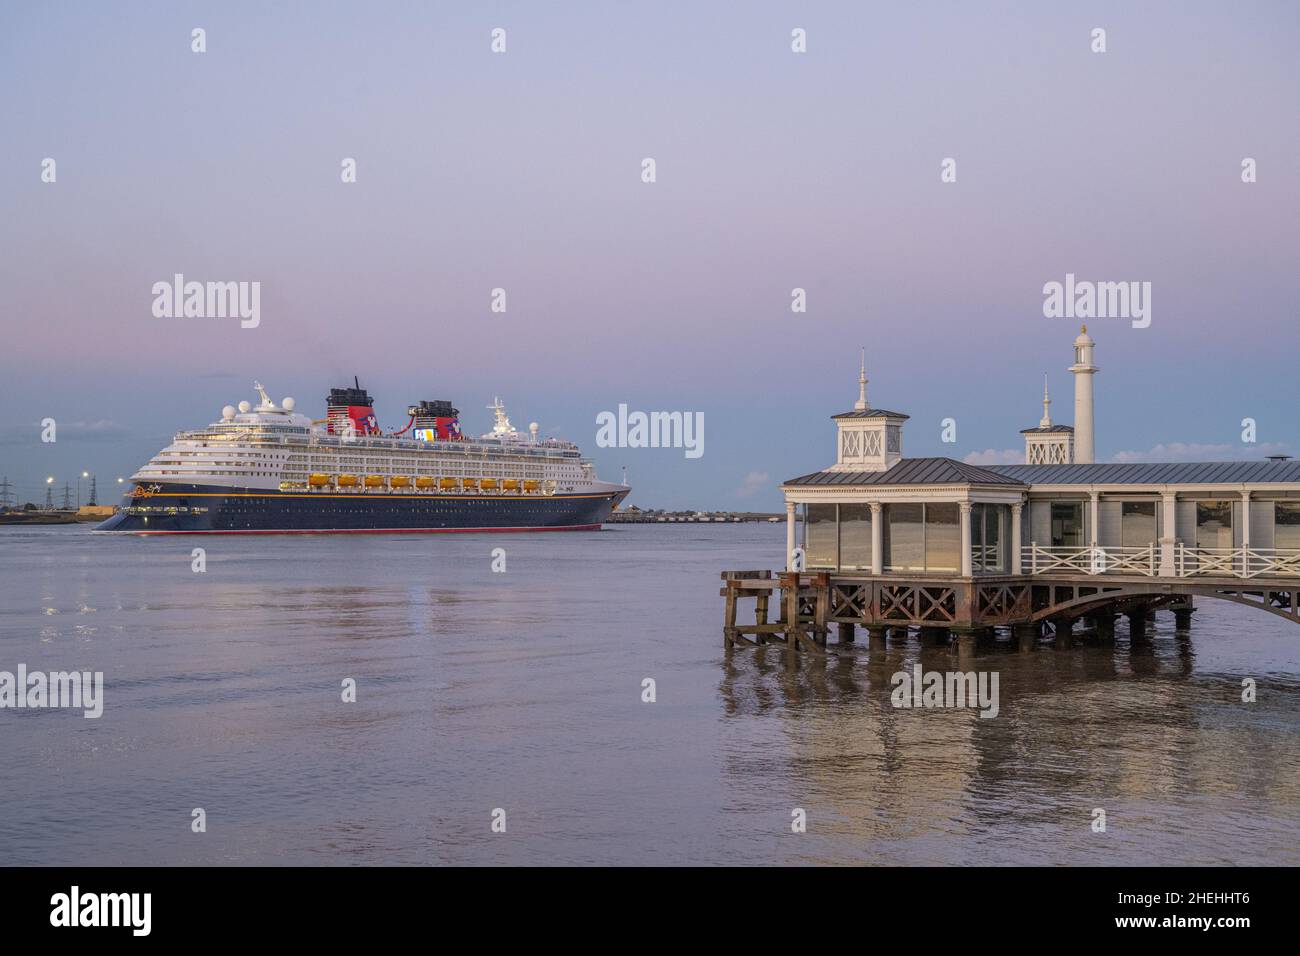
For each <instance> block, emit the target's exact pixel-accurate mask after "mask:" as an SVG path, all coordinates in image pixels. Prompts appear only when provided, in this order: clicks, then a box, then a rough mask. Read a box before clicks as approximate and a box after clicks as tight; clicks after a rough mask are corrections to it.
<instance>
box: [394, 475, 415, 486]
mask: <svg viewBox="0 0 1300 956" xmlns="http://www.w3.org/2000/svg"><path fill="white" fill-rule="evenodd" d="M389 484H390V485H392V486H393V487H394V488H409V487H411V476H410V475H393V477H392V479H391V480H390V481H389Z"/></svg>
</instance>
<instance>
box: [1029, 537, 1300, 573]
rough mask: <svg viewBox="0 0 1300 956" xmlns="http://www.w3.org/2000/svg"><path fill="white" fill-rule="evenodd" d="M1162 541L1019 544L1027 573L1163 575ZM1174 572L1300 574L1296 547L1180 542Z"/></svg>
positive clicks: (1177, 547)
mask: <svg viewBox="0 0 1300 956" xmlns="http://www.w3.org/2000/svg"><path fill="white" fill-rule="evenodd" d="M1160 556H1161V555H1160V546H1159V545H1158V544H1155V543H1152V544H1150V545H1148V546H1147V547H1145V548H1118V547H1100V546H1099V547H1095V548H1094V547H1066V548H1060V547H1056V548H1049V547H1043V546H1042V545H1039V544H1029V545H1027V546H1025V547H1024V548H1023V549H1021V571H1022V573H1024V574H1062V573H1065V574H1139V575H1144V576H1146V577H1159V576H1160V573H1161V565H1160ZM1173 574H1174V576H1175V577H1180V578H1187V577H1197V576H1202V577H1205V576H1217V577H1237V578H1254V577H1300V549H1297V548H1190V547H1188V546H1187V545H1185V544H1183V543H1182V542H1179V543H1178V544H1177V545H1175V550H1174V554H1173Z"/></svg>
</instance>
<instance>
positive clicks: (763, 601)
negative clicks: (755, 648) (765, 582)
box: [754, 591, 771, 644]
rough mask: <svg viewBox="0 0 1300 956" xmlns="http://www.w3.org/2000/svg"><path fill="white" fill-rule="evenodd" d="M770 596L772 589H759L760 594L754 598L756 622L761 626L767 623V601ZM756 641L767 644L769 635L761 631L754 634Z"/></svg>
mask: <svg viewBox="0 0 1300 956" xmlns="http://www.w3.org/2000/svg"><path fill="white" fill-rule="evenodd" d="M770 598H771V592H770V591H759V592H758V596H757V597H756V598H755V599H754V623H755V624H757V625H759V626H760V627H761V626H762V625H764V624H766V623H767V602H768V600H769V599H770ZM754 641H755V643H758V644H766V643H767V635H766V634H764V633H763V632H762V631H759V632H758V633H757V634H755V635H754Z"/></svg>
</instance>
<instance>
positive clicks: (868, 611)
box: [720, 568, 1300, 653]
mask: <svg viewBox="0 0 1300 956" xmlns="http://www.w3.org/2000/svg"><path fill="white" fill-rule="evenodd" d="M722 578H723V586H722V589H721V592H720V593H721V594H722V596H723V597H725V598H726V609H725V618H724V624H723V643H724V646H725V647H726V648H727V649H728V650H730V649H732V648H734V647H743V646H760V645H765V644H782V645H784V646H786V647H787V648H789V649H790V650H791V651H792V652H793V651H797V650H805V651H812V652H814V653H820V652H821V651H823V650H824V649H825V647H826V644H827V640H828V636H829V634H830V632H831V625H836V626H837V629H838V637H839V640H840V641H842V642H846V643H847V642H852V641H853V640H854V639H855V629H856V628H859V627H862V628H866V629H867V631H868V633H869V634H870V635H871V636H872V637H873V638H879V639H883V638H884V637H885V634H886V632H888V631H896V632H897V631H900V630H901V631H906V630H907V629H908V628H919V629H920V632H921V634H922V636H923V637H930V638H934V639H939V640H947V639H949V638H950V637H952V636H957V637H965V638H971V639H976V638H981V637H991V636H992V634H993V630H994V629H995V628H1007V629H1010V631H1011V632H1012V634H1013V635H1015V636H1016V637H1017V638H1018V639H1019V640H1020V641H1021V643H1022V646H1026V645H1028V644H1032V643H1033V642H1034V641H1036V640H1038V638H1039V637H1042V636H1044V635H1046V634H1047V633H1049V631H1048V628H1049V627H1050V633H1052V634H1054V635H1055V636H1056V638H1057V640H1058V644H1061V645H1063V646H1068V645H1069V641H1070V638H1071V637H1072V636H1073V635H1074V633H1075V629H1076V627H1078V626H1080V625H1086V626H1087V627H1089V628H1090V629H1091V630H1092V632H1093V633H1094V635H1095V636H1097V637H1098V638H1099V639H1101V640H1107V639H1113V637H1114V623H1115V619H1116V617H1117V616H1118V615H1121V614H1122V615H1125V616H1126V617H1127V618H1128V619H1129V629H1130V634H1133V635H1135V636H1138V637H1140V636H1141V635H1142V633H1143V632H1144V631H1145V625H1146V622H1147V621H1148V620H1149V619H1150V617H1151V615H1152V614H1154V613H1155V612H1156V611H1158V610H1168V611H1172V612H1173V614H1174V616H1175V619H1176V621H1177V624H1178V627H1179V628H1180V629H1181V630H1186V629H1187V628H1188V627H1189V626H1190V623H1191V614H1192V610H1193V607H1194V599H1195V598H1196V597H1198V596H1200V597H1212V598H1219V599H1221V600H1228V601H1234V602H1236V603H1239V604H1245V605H1248V606H1252V607H1256V608H1259V609H1261V610H1265V611H1268V612H1270V613H1273V614H1277V615H1279V616H1281V617H1285V618H1287V619H1288V620H1290V621H1292V622H1294V623H1297V624H1300V577H1298V576H1294V575H1292V576H1289V577H1288V576H1283V575H1263V574H1257V575H1255V576H1254V577H1252V578H1244V577H1241V576H1238V575H1234V574H1197V575H1194V576H1185V577H1182V578H1177V579H1162V578H1159V577H1154V576H1151V575H1147V574H1129V573H1124V572H1113V571H1112V572H1107V573H1104V574H1091V573H1078V574H1076V573H1069V572H1064V571H1062V570H1061V569H1059V568H1054V569H1052V570H1050V571H1044V572H1041V573H1038V574H1031V575H1028V576H1026V575H1005V576H987V577H980V578H972V579H961V578H944V577H939V576H915V577H899V576H897V575H891V576H888V577H884V576H882V577H874V576H871V575H861V574H851V573H839V572H831V571H814V572H793V571H791V572H776V573H774V572H772V571H769V570H759V571H724V572H723V573H722ZM751 599H752V600H753V602H754V603H753V616H752V619H753V623H749V622H748V621H747V620H745V619H746V618H748V617H749V614H748V613H746V612H745V610H744V608H743V606H742V604H743V602H747V601H749V600H751Z"/></svg>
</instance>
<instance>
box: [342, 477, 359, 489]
mask: <svg viewBox="0 0 1300 956" xmlns="http://www.w3.org/2000/svg"><path fill="white" fill-rule="evenodd" d="M356 486H357V476H356V475H339V487H340V488H355V487H356Z"/></svg>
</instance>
